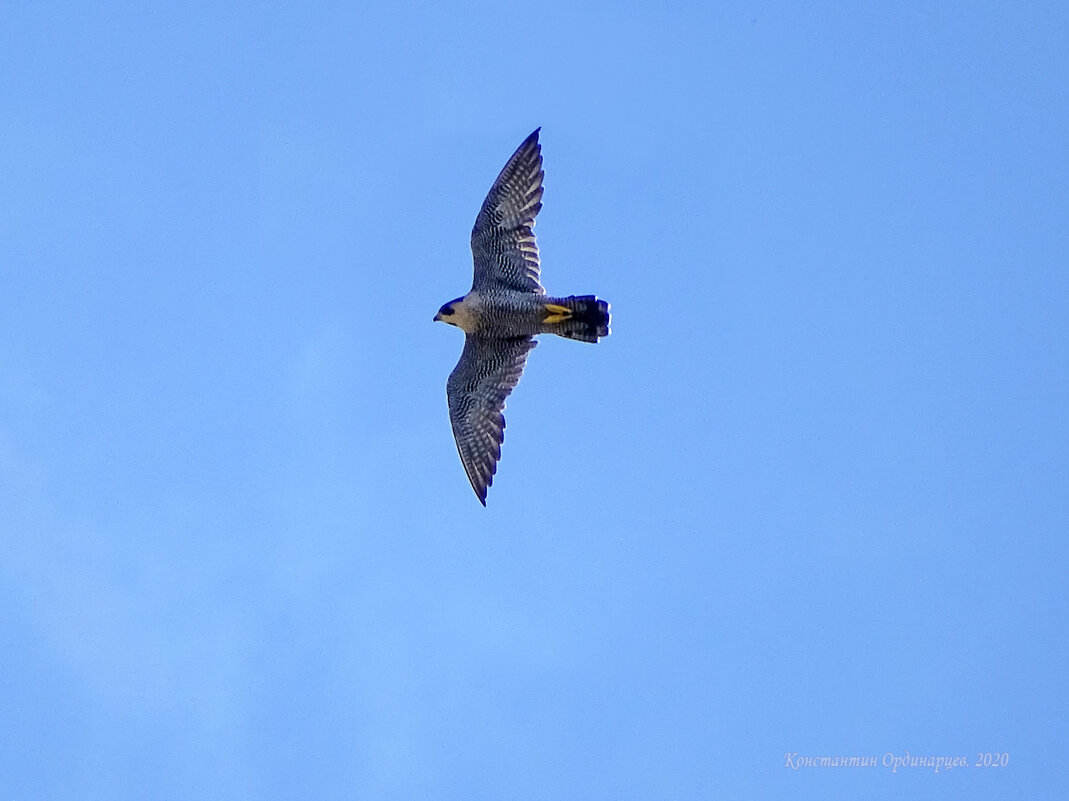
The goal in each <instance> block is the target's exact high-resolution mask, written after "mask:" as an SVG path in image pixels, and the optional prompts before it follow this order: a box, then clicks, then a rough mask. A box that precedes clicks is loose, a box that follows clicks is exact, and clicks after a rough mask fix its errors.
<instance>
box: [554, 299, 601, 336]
mask: <svg viewBox="0 0 1069 801" xmlns="http://www.w3.org/2000/svg"><path fill="white" fill-rule="evenodd" d="M555 300H556V302H555V303H547V304H546V318H545V320H544V322H545V323H546V324H547V325H551V326H552V328H550V330H549V331H548V332H547V333H553V334H557V335H558V336H562V337H567V338H568V339H578V340H579V341H581V342H597V341H598V337H607V336H608V335H609V323H610V321H611V319H612V318H611V316H610V315H609V304H608V303H606V302H605V301H603V300H598V299H597V298H596V297H595V296H594V295H571V296H569V297H567V298H556V299H555Z"/></svg>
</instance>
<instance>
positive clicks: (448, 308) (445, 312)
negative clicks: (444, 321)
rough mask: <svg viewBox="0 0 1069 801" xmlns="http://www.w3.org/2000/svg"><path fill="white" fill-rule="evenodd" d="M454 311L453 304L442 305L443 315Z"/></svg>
mask: <svg viewBox="0 0 1069 801" xmlns="http://www.w3.org/2000/svg"><path fill="white" fill-rule="evenodd" d="M452 313H453V307H452V306H442V316H443V317H448V316H449V315H450V314H452Z"/></svg>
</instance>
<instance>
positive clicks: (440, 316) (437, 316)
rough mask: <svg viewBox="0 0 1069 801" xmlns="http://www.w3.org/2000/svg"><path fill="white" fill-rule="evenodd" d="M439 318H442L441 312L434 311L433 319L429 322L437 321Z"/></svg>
mask: <svg viewBox="0 0 1069 801" xmlns="http://www.w3.org/2000/svg"><path fill="white" fill-rule="evenodd" d="M441 319H442V315H441V314H439V313H438V312H435V313H434V319H433V320H431V322H432V323H437V322H439V321H440V320H441Z"/></svg>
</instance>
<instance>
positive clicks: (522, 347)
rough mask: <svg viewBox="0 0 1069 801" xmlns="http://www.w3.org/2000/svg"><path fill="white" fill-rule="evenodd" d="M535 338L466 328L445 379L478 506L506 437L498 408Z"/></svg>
mask: <svg viewBox="0 0 1069 801" xmlns="http://www.w3.org/2000/svg"><path fill="white" fill-rule="evenodd" d="M535 344H536V343H535V341H534V339H532V338H530V337H516V338H514V339H487V338H485V337H479V336H474V335H471V334H469V335H468V337H467V338H466V339H465V341H464V352H463V353H461V354H460V361H459V362H457V366H456V367H455V368H454V369H453V372H452V373H450V375H449V381H448V382H446V385H445V392H446V397H447V398H448V400H449V420H450V422H451V423H452V424H453V437H454V438H455V439H456V441H457V450H458V451H459V452H460V461H462V462H463V463H464V470H465V471H466V472H467V474H468V480H469V481H470V482H471V486H472V489H474V490H475V494H476V495H478V496H479V501H480V502H481V503H482V505H483V506H486V489H487V487H489V486H490V485H491V484H493V483H494V473H496V472H497V460H498V459H500V458H501V443H502V441H503V440H504V439H505V417H504V415H502V413H501V412H502V410H503V409H504V408H505V398H507V397H508V396H509V393H510V392H512V390H513V388H514V387H515V386H516V384H517V383H518V382H519V380H520V375H522V374H523V366H524V364H526V363H527V354H528V353H529V352H530V350H531V348H533V347H534V346H535Z"/></svg>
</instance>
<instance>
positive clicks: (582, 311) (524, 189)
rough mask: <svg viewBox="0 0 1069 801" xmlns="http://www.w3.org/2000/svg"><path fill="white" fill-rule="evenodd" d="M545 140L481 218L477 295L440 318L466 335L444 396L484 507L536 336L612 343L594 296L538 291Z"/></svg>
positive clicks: (503, 178) (496, 190) (512, 163)
mask: <svg viewBox="0 0 1069 801" xmlns="http://www.w3.org/2000/svg"><path fill="white" fill-rule="evenodd" d="M540 130H541V128H539V129H536V130H535V132H534V133H532V134H531V135H530V136H528V137H527V138H526V139H524V140H523V143H522V144H521V145H520V146H519V147H518V148H516V152H515V153H513V154H512V157H511V158H510V159H509V160H508V162H507V163H506V164H505V167H504V169H502V170H501V174H500V175H498V176H497V180H496V181H494V185H493V186H491V187H490V192H489V193H488V194H487V196H486V200H484V201H483V205H482V208H481V209H480V210H479V216H478V217H476V218H475V227H474V228H472V229H471V253H472V257H473V260H474V262H475V279H474V280H473V281H472V284H471V291H470V292H468V294H467V295H465V296H464V297H461V298H457V299H456V300H451V301H449V302H448V303H446V304H445V305H443V306H442V308H440V309H439V310H438V313H437V314H436V315H434V319H435V321H441V322H443V323H449V324H450V325H455V326H456V327H457V328H459V329H461V330H462V331H463V332H464V334H465V338H464V351H463V352H462V353H461V354H460V361H459V362H457V366H456V367H455V368H454V369H453V372H452V373H450V375H449V380H448V381H447V382H446V387H445V390H446V398H447V400H448V402H449V420H450V422H451V423H452V424H453V438H454V439H456V441H457V450H458V451H459V452H460V461H461V462H463V464H464V470H465V472H466V473H467V474H468V480H469V481H470V482H471V486H472V489H474V490H475V494H476V495H477V496H478V497H479V501H480V502H481V503H482V505H483V506H486V490H487V488H488V487H489V486H490V485H491V484H492V483H493V481H494V473H496V472H497V462H498V459H500V458H501V443H502V441H503V440H504V436H505V418H504V416H503V415H502V411H503V410H504V408H505V398H507V397H508V396H509V393H511V392H512V390H513V389H514V388H515V386H516V384H517V383H518V382H519V380H520V375H521V374H522V373H523V367H524V365H525V364H526V362H527V354H528V353H530V351H531V348H533V347H534V346H535V345H536V344H537V343H536V342H535V339H534V338H535V336H537V335H539V334H556V335H558V336H562V337H566V338H568V339H577V340H579V341H581V342H597V341H598V337H604V336H608V335H609V319H610V318H609V304H608V303H606V302H605V301H603V300H599V299H598V298H597V297H595V296H594V295H569V296H567V297H549V296H547V295H546V290H545V289H544V288H543V287H542V284H541V282H540V281H539V276H540V269H539V261H538V245H537V243H536V242H535V235H534V231H533V228H534V224H535V216H536V215H537V214H538V211H539V209H541V208H542V179H543V177H544V176H545V173H544V172H543V171H542V148H541V146H540V145H539V144H538V132H539V131H540Z"/></svg>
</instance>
